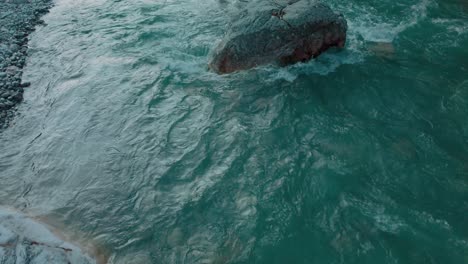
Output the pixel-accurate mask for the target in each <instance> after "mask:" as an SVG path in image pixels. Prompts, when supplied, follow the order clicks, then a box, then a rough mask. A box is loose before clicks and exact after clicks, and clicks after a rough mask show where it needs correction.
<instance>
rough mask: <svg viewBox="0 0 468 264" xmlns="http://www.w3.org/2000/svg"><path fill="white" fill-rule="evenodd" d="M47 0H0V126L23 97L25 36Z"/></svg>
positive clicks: (38, 20)
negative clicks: (22, 79)
mask: <svg viewBox="0 0 468 264" xmlns="http://www.w3.org/2000/svg"><path fill="white" fill-rule="evenodd" d="M51 6H52V1H51V0H0V130H1V129H4V128H6V127H7V126H8V125H9V123H10V121H11V120H12V117H13V115H14V109H15V106H16V105H17V104H18V103H20V102H21V101H22V100H23V92H24V88H26V87H28V86H29V83H22V81H21V78H22V69H23V67H24V65H25V62H26V56H27V52H28V36H29V34H30V33H31V32H32V31H34V29H35V26H36V25H40V24H44V22H43V20H41V16H42V15H44V14H45V13H47V12H48V10H49V8H50V7H51Z"/></svg>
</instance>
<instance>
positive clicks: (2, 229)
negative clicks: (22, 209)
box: [0, 208, 96, 264]
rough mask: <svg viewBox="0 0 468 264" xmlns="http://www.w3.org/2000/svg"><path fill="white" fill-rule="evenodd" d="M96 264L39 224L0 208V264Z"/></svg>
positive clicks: (79, 250) (73, 246) (75, 247)
mask: <svg viewBox="0 0 468 264" xmlns="http://www.w3.org/2000/svg"><path fill="white" fill-rule="evenodd" d="M10 263H15V264H45V263H54V264H62V263H63V264H91V263H96V262H95V261H94V260H93V259H92V258H90V257H89V256H87V255H86V254H85V253H83V251H82V250H81V249H80V248H78V247H77V246H75V245H72V244H70V243H68V242H65V241H63V240H61V239H60V238H58V237H57V236H56V235H55V234H53V233H52V232H51V231H50V230H49V229H47V228H46V227H45V226H44V225H42V224H41V223H39V222H37V221H34V220H32V219H31V218H29V217H27V216H25V215H23V214H21V213H18V212H15V211H11V210H8V209H3V208H0V264H10Z"/></svg>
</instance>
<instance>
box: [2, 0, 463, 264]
mask: <svg viewBox="0 0 468 264" xmlns="http://www.w3.org/2000/svg"><path fill="white" fill-rule="evenodd" d="M327 3H328V4H329V5H331V6H332V7H333V8H334V9H335V10H338V11H340V12H342V13H343V14H344V15H345V17H346V18H347V20H348V24H349V35H348V38H349V39H348V43H347V46H346V49H345V50H343V51H341V52H336V51H332V52H329V53H327V54H324V55H323V56H321V57H319V58H318V59H316V60H315V61H311V62H308V63H305V64H299V65H295V66H290V67H287V68H277V67H274V66H266V67H261V68H258V69H254V70H249V71H245V72H240V73H236V74H232V75H224V76H218V75H216V74H214V73H211V72H209V71H208V70H207V66H206V65H207V61H208V56H209V52H210V50H211V49H212V47H213V46H214V45H215V44H216V43H217V42H218V41H219V40H220V39H221V38H222V36H223V34H224V32H225V30H226V29H227V28H228V26H229V21H230V19H232V18H233V16H235V15H234V14H235V13H236V11H237V10H238V9H241V8H242V2H234V1H223V0H205V1H199V0H178V1H176V0H165V1H164V0H159V1H156V0H152V1H151V0H134V1H128V0H57V1H56V4H55V7H54V8H52V9H51V12H50V14H48V15H47V16H45V17H44V20H45V22H46V24H47V26H45V27H40V28H38V30H37V31H36V32H35V33H34V34H33V35H32V38H31V41H30V57H29V59H28V62H27V67H26V68H25V73H24V78H25V81H30V82H31V83H32V86H31V87H30V88H28V90H27V91H26V92H25V101H24V103H23V104H21V105H20V107H19V110H18V114H17V116H16V118H15V120H14V123H13V124H12V126H11V127H10V128H8V129H7V130H5V131H4V132H3V133H2V134H1V135H0V149H1V152H0V182H1V185H0V205H3V206H7V207H12V208H16V209H18V210H23V211H25V212H27V213H29V214H32V215H35V216H38V217H41V218H43V219H48V221H49V222H53V223H55V226H60V227H61V229H62V231H63V232H68V233H73V234H75V235H74V237H75V239H76V240H77V241H82V242H81V243H82V244H85V246H88V247H89V246H90V245H91V244H93V245H95V246H96V247H99V248H100V249H99V250H100V252H105V253H102V254H105V255H106V256H108V257H109V262H110V263H136V264H139V263H359V264H361V263H372V264H374V263H468V4H467V2H466V1H464V0H403V1H387V0H351V1H340V0H330V1H328V2H327Z"/></svg>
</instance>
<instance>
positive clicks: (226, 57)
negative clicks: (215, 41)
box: [209, 0, 347, 74]
mask: <svg viewBox="0 0 468 264" xmlns="http://www.w3.org/2000/svg"><path fill="white" fill-rule="evenodd" d="M236 19H237V21H235V22H234V23H233V24H232V26H231V29H230V30H229V32H228V34H227V35H226V37H225V39H224V40H223V41H222V42H221V43H220V45H219V46H218V47H216V48H215V50H214V52H213V54H212V59H211V61H210V63H209V67H210V68H211V69H212V70H214V71H215V72H217V73H220V74H222V73H230V72H234V71H238V70H245V69H249V68H253V67H256V66H258V65H264V64H270V63H276V64H279V65H281V66H285V65H289V64H293V63H296V62H305V61H308V60H310V59H311V58H315V57H317V56H318V55H320V54H321V53H322V52H324V51H325V50H327V49H329V48H330V47H335V46H336V47H339V48H342V47H344V45H345V42H346V30H347V23H346V20H345V19H344V17H343V16H342V15H341V14H337V13H335V12H333V11H332V10H331V9H330V8H329V7H328V6H327V5H325V4H322V3H320V2H317V1H315V0H289V1H287V0H283V2H282V3H278V4H276V3H271V2H267V1H265V2H261V3H258V2H254V3H251V4H249V5H247V8H246V10H245V11H244V12H243V13H242V14H240V15H239V16H238V17H237V18H236Z"/></svg>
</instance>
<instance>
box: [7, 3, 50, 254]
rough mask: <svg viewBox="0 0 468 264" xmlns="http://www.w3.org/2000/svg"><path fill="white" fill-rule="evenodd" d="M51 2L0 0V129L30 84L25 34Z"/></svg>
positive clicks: (36, 22)
mask: <svg viewBox="0 0 468 264" xmlns="http://www.w3.org/2000/svg"><path fill="white" fill-rule="evenodd" d="M52 2H53V1H52V0H7V1H1V0H0V131H1V129H2V128H5V127H7V126H8V124H9V122H10V120H11V118H12V117H13V115H14V112H13V110H14V106H15V105H16V104H18V103H20V102H21V101H22V100H23V91H24V89H23V88H25V87H29V86H30V85H31V84H30V83H28V82H25V83H22V82H21V78H22V68H23V66H24V65H25V63H26V60H25V59H26V58H25V57H26V56H27V49H28V45H27V43H28V36H29V34H30V33H31V32H32V31H34V29H35V28H34V27H35V26H36V25H38V24H40V23H41V19H40V16H42V15H43V14H45V13H47V12H48V10H49V8H50V7H51V5H52ZM42 22H43V21H42ZM0 249H1V248H0ZM0 253H1V252H0ZM0 259H1V254H0ZM0 262H1V261H0Z"/></svg>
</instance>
